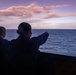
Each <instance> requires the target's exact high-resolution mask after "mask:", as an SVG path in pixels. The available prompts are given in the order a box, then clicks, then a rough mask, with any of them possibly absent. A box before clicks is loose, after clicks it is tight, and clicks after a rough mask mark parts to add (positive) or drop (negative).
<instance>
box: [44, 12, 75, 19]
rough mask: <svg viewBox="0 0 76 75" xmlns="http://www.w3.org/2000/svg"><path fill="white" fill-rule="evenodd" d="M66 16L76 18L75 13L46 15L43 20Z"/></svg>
mask: <svg viewBox="0 0 76 75" xmlns="http://www.w3.org/2000/svg"><path fill="white" fill-rule="evenodd" d="M67 16H76V13H69V14H47V15H46V16H45V17H44V19H49V18H59V17H67Z"/></svg>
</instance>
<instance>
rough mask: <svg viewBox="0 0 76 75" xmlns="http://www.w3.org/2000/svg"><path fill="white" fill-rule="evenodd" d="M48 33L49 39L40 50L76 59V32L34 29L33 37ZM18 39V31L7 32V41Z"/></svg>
mask: <svg viewBox="0 0 76 75" xmlns="http://www.w3.org/2000/svg"><path fill="white" fill-rule="evenodd" d="M45 31H47V32H48V33H49V37H48V39H47V41H46V43H45V44H43V45H42V46H40V48H39V50H40V51H42V52H47V53H55V54H61V55H68V56H75V57H76V30H72V29H71V30H70V29H34V30H32V37H36V36H38V35H40V34H42V33H44V32H45ZM17 37H18V34H17V33H16V30H7V35H6V37H5V38H6V39H8V40H12V39H15V38H17Z"/></svg>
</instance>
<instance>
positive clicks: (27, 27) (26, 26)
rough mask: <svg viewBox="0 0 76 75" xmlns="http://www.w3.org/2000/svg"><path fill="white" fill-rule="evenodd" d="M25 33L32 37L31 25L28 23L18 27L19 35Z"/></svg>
mask: <svg viewBox="0 0 76 75" xmlns="http://www.w3.org/2000/svg"><path fill="white" fill-rule="evenodd" d="M21 31H22V32H23V31H24V32H25V34H27V35H28V36H29V37H31V35H32V32H31V25H30V24H29V23H27V22H22V23H20V24H19V26H18V30H17V33H18V34H20V32H21Z"/></svg>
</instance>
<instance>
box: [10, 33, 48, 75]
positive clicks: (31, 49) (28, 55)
mask: <svg viewBox="0 0 76 75" xmlns="http://www.w3.org/2000/svg"><path fill="white" fill-rule="evenodd" d="M48 35H49V34H48V33H47V32H45V33H43V34H42V35H39V36H38V37H33V38H29V37H26V36H19V37H18V38H17V39H15V40H12V41H11V47H12V49H13V54H14V56H13V58H12V63H13V64H14V65H13V66H12V67H13V69H14V68H15V69H14V70H15V71H16V72H17V73H19V74H20V72H21V73H23V74H27V75H29V73H30V74H32V72H33V71H34V70H35V67H36V62H37V55H38V51H39V46H40V45H42V44H44V43H45V42H46V40H47V38H48ZM21 70H22V71H21ZM21 75H22V74H21Z"/></svg>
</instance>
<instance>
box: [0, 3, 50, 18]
mask: <svg viewBox="0 0 76 75" xmlns="http://www.w3.org/2000/svg"><path fill="white" fill-rule="evenodd" d="M50 10H51V6H45V7H41V6H38V5H36V4H31V5H28V6H11V7H9V8H7V9H4V10H0V16H16V17H25V18H28V17H32V16H34V15H36V14H40V13H49V12H50Z"/></svg>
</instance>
